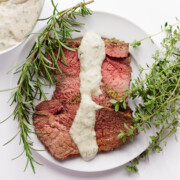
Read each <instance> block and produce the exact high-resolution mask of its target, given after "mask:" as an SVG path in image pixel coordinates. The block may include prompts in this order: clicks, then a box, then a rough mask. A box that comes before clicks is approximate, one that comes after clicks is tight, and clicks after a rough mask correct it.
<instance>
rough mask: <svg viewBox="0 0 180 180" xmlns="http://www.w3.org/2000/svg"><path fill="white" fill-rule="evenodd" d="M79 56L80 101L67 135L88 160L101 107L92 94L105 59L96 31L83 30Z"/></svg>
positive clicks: (97, 89) (94, 145) (93, 150)
mask: <svg viewBox="0 0 180 180" xmlns="http://www.w3.org/2000/svg"><path fill="white" fill-rule="evenodd" d="M78 55H79V59H80V63H81V72H80V75H79V78H80V83H81V86H80V92H81V103H80V107H79V109H78V111H77V113H76V117H75V119H74V122H73V124H72V126H71V129H70V135H71V137H72V139H73V140H74V142H75V143H76V145H77V147H78V149H79V152H80V154H81V156H82V158H83V159H84V160H86V161H88V160H91V159H93V158H94V157H95V156H96V154H97V152H98V146H97V142H96V132H95V130H94V127H95V122H96V110H98V109H101V108H102V107H101V106H99V105H97V104H96V103H95V102H94V101H93V100H92V98H91V97H92V96H93V95H95V96H98V95H100V94H101V93H102V92H101V90H100V85H101V79H102V75H101V65H102V62H103V60H104V58H105V44H104V41H103V40H102V39H101V37H100V36H99V35H98V34H96V33H93V32H88V33H86V34H85V35H84V37H83V39H82V42H81V45H80V47H79V50H78Z"/></svg>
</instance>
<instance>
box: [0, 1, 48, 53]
mask: <svg viewBox="0 0 180 180" xmlns="http://www.w3.org/2000/svg"><path fill="white" fill-rule="evenodd" d="M42 1H43V4H42V8H41V12H40V15H41V13H42V9H43V6H44V2H45V0H42ZM36 24H37V22H36ZM36 24H35V25H34V28H35V26H36ZM34 28H33V29H32V32H33V30H34ZM27 38H28V36H27V37H25V38H24V39H23V40H22V41H21V42H19V43H17V44H16V45H14V46H12V47H10V48H8V49H6V50H3V51H0V55H3V54H6V53H8V52H10V51H12V50H14V49H16V48H17V47H18V46H20V45H21V44H22V43H23V42H24V41H25V40H26V39H27Z"/></svg>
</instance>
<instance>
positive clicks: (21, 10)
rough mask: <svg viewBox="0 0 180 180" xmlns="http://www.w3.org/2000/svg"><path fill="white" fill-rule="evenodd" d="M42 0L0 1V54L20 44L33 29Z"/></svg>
mask: <svg viewBox="0 0 180 180" xmlns="http://www.w3.org/2000/svg"><path fill="white" fill-rule="evenodd" d="M42 4H43V1H42V0H0V52H1V51H4V50H6V49H9V48H10V47H12V46H15V45H17V44H18V43H20V42H21V41H22V40H23V39H24V38H25V37H26V36H27V35H29V33H30V32H31V31H32V29H33V28H34V25H35V23H36V21H37V19H38V17H39V14H40V12H41V8H42Z"/></svg>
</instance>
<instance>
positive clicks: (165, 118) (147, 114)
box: [111, 21, 180, 172]
mask: <svg viewBox="0 0 180 180" xmlns="http://www.w3.org/2000/svg"><path fill="white" fill-rule="evenodd" d="M178 23H179V21H178ZM162 31H165V33H166V37H165V38H164V39H163V40H162V42H161V49H160V50H157V51H156V53H155V54H154V55H153V56H152V58H153V59H154V63H153V65H152V67H149V66H148V65H147V67H146V68H143V67H141V68H140V75H139V77H137V78H136V79H135V80H134V82H133V83H132V87H131V89H130V90H127V92H126V94H127V95H128V96H129V98H131V99H135V98H141V99H142V100H143V103H142V104H141V103H140V104H136V108H135V111H134V118H133V122H134V126H131V127H127V125H126V124H124V126H125V128H126V130H127V131H126V132H125V131H123V130H120V134H119V135H118V138H122V139H123V141H125V140H126V137H127V136H129V137H130V138H131V140H133V134H134V133H135V132H136V131H137V129H139V130H140V131H144V132H146V130H148V129H150V128H152V127H155V128H156V129H157V133H156V135H154V136H150V139H151V144H150V145H149V147H148V148H147V149H146V150H145V151H144V152H143V153H142V154H141V155H140V156H139V157H137V158H136V159H134V160H133V161H131V165H128V166H127V170H128V171H131V172H136V171H137V170H138V169H137V166H136V165H137V164H138V160H139V159H140V158H144V157H146V156H147V155H148V154H149V153H151V152H152V151H154V150H155V151H156V152H160V151H162V149H163V147H164V146H165V145H166V143H167V141H168V140H169V137H170V136H172V135H174V136H175V137H176V131H177V130H178V128H179V127H180V28H179V26H177V27H176V28H174V27H173V26H171V25H169V26H168V24H167V23H165V26H164V28H163V30H162ZM148 38H151V36H150V37H148ZM145 39H147V38H145ZM145 39H143V40H145ZM143 40H141V41H143ZM141 41H134V42H133V43H132V44H131V46H133V47H134V48H136V47H137V46H140V45H141ZM147 70H148V71H149V72H148V73H146V71H147ZM141 73H144V74H145V78H144V79H142V78H141ZM111 102H112V100H111ZM124 102H125V100H122V99H121V100H120V101H115V102H114V103H113V104H114V105H115V110H118V107H119V106H120V105H121V106H123V107H124V108H125V106H124V105H123V104H124Z"/></svg>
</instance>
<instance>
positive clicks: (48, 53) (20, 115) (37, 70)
mask: <svg viewBox="0 0 180 180" xmlns="http://www.w3.org/2000/svg"><path fill="white" fill-rule="evenodd" d="M51 2H52V5H53V7H54V11H53V14H52V16H50V17H48V18H46V20H47V27H46V28H45V29H44V30H43V32H42V33H40V34H39V35H38V37H37V39H36V42H35V43H34V45H33V47H32V49H31V51H30V53H29V55H28V56H27V58H26V60H25V61H24V63H23V64H22V65H20V66H19V67H18V68H17V69H16V71H15V73H14V74H17V73H20V77H19V79H18V82H17V88H16V91H15V92H14V94H13V96H12V97H11V100H12V101H11V105H12V104H15V108H14V111H13V117H14V119H17V120H18V123H19V131H18V133H17V134H16V136H17V135H18V134H20V139H21V141H22V143H23V146H24V152H25V154H26V157H27V163H26V167H25V169H26V168H27V166H28V164H29V163H30V165H31V167H32V170H33V172H34V173H35V168H34V163H38V162H37V161H36V160H35V159H34V157H33V155H32V150H33V142H32V141H31V138H30V134H31V133H33V132H32V125H31V122H30V117H29V115H31V114H32V111H33V110H34V104H33V101H34V100H35V99H41V97H43V98H44V100H47V98H46V95H45V93H44V91H43V89H42V86H43V85H48V86H49V87H51V86H52V85H53V84H55V83H56V79H55V77H54V76H53V72H54V71H59V73H62V72H61V69H60V68H59V66H58V62H61V63H63V64H65V65H66V59H65V56H64V53H63V49H64V48H65V49H69V50H72V51H74V50H75V49H72V48H70V47H68V45H67V44H66V40H67V39H71V38H72V36H71V34H72V32H78V30H76V29H75V28H74V25H76V26H79V25H83V24H82V23H79V22H77V21H76V16H86V15H91V11H90V10H89V9H88V8H87V7H86V5H88V4H90V3H92V2H94V1H93V0H91V1H89V2H84V1H83V2H82V3H80V4H78V5H76V6H74V7H72V8H69V9H67V10H64V11H61V12H60V11H58V9H57V5H55V4H54V2H53V0H52V1H51ZM41 20H42V19H41ZM44 20H45V19H44ZM54 50H58V54H55V53H54ZM48 57H50V59H51V61H49V59H48ZM16 136H15V137H16ZM15 137H13V138H12V139H11V140H13V139H14V138H15ZM9 142H10V141H9ZM9 142H8V143H9ZM21 155H22V154H21ZM38 164H39V163H38Z"/></svg>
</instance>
